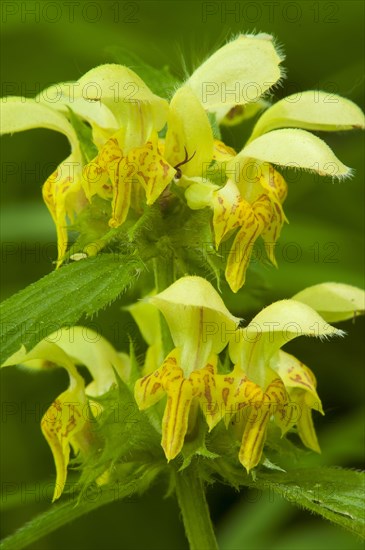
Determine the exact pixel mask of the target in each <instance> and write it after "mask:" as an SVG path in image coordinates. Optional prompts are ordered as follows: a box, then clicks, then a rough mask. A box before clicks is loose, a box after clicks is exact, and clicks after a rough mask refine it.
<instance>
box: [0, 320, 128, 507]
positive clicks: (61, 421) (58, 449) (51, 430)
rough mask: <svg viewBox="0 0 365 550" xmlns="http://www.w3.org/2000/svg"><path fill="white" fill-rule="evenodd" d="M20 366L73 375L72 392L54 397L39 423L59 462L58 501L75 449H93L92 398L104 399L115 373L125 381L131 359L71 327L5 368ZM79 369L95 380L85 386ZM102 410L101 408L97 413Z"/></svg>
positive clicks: (19, 353)
mask: <svg viewBox="0 0 365 550" xmlns="http://www.w3.org/2000/svg"><path fill="white" fill-rule="evenodd" d="M17 364H22V365H24V366H25V367H27V368H30V369H48V368H50V367H54V366H57V367H63V368H65V369H66V370H67V372H68V374H69V378H70V385H69V387H68V389H67V390H65V391H64V392H62V393H61V394H60V395H59V396H58V397H57V398H56V399H55V401H54V402H53V403H52V404H51V406H50V407H49V408H48V410H47V411H46V413H45V414H44V416H43V418H42V420H41V428H42V432H43V435H44V437H45V438H46V440H47V442H48V444H49V446H50V448H51V451H52V454H53V458H54V461H55V466H56V473H57V477H56V484H55V489H54V494H53V500H57V499H58V498H59V497H60V496H61V494H62V492H63V489H64V487H65V483H66V477H67V466H68V463H69V458H70V451H71V447H72V449H73V451H74V452H75V454H77V453H78V452H81V453H84V452H87V450H88V447H89V446H90V445H92V439H93V437H92V431H91V430H90V419H91V418H92V416H93V414H95V407H93V406H92V404H93V401H92V397H96V396H98V395H102V394H103V393H105V392H106V391H108V390H109V388H110V387H111V386H112V385H113V384H115V382H116V380H115V375H114V370H113V369H115V370H116V372H117V373H118V374H119V376H120V377H121V378H124V379H125V378H126V377H127V376H128V374H129V369H130V364H129V358H128V357H127V356H126V355H125V354H118V353H117V352H116V351H115V350H114V348H113V347H112V346H111V345H110V344H109V343H108V342H107V341H106V340H105V339H104V338H102V337H101V336H100V335H98V334H96V333H95V332H93V331H91V330H90V329H88V328H85V327H71V328H69V329H67V328H64V329H60V330H58V331H57V332H55V333H53V334H51V335H49V336H47V338H45V339H44V340H42V341H41V342H39V344H37V345H36V346H35V347H34V348H33V349H32V350H31V351H29V352H27V351H26V349H25V348H24V346H22V347H21V349H20V350H19V351H17V352H16V353H14V354H13V355H12V356H11V357H9V358H8V359H7V360H6V361H5V363H3V365H1V366H2V367H6V366H10V365H17ZM76 365H85V366H86V367H87V368H88V370H89V371H90V374H91V375H92V377H93V380H92V382H91V383H90V384H89V385H88V386H87V387H86V388H85V383H84V380H83V378H82V377H81V376H80V374H79V373H78V371H77V369H76ZM90 406H91V408H90ZM99 411H100V405H98V406H97V408H96V413H98V412H99Z"/></svg>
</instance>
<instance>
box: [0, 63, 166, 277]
mask: <svg viewBox="0 0 365 550" xmlns="http://www.w3.org/2000/svg"><path fill="white" fill-rule="evenodd" d="M69 108H70V109H72V110H73V111H74V112H75V113H76V114H77V115H79V116H80V117H81V118H82V119H83V120H86V121H87V122H88V123H89V124H90V125H91V127H92V132H93V139H94V142H95V144H96V145H97V146H98V147H99V148H100V156H98V157H97V159H95V160H94V161H93V162H92V165H91V167H90V166H89V165H87V166H85V167H84V164H85V159H84V158H83V155H82V152H81V148H80V144H79V142H78V138H77V135H76V132H75V130H74V128H73V127H72V125H71V124H70V122H69V121H68V118H67V117H68V115H69V110H68V109H69ZM167 111H168V103H167V101H166V100H164V99H162V98H160V97H158V96H156V95H155V94H153V93H152V92H151V91H150V90H149V88H148V87H147V86H146V85H145V84H144V82H143V81H142V80H141V79H140V78H139V76H138V75H136V74H135V73H134V72H133V71H131V70H130V69H128V68H127V67H123V66H121V65H114V64H108V65H101V66H99V67H96V68H95V69H92V70H91V71H89V72H88V73H86V74H85V75H83V76H82V77H81V78H80V79H79V80H78V81H77V82H69V83H60V84H57V85H54V86H51V87H50V88H47V89H46V90H44V91H43V92H41V94H39V95H38V96H37V97H36V98H34V99H26V98H23V97H8V98H4V99H3V101H2V103H1V118H2V125H1V133H3V134H6V133H13V132H20V131H23V130H28V129H30V128H38V127H41V128H49V129H52V130H56V131H58V132H62V133H63V134H65V135H66V136H67V138H68V139H69V141H70V144H71V155H70V156H69V157H68V158H67V159H66V160H65V161H63V162H62V163H61V164H60V165H59V166H58V168H57V170H55V172H54V173H53V174H51V176H49V178H48V179H47V180H46V182H45V183H44V186H43V198H44V201H45V203H46V205H47V207H48V209H49V211H50V213H51V215H52V217H53V220H54V222H55V225H56V230H57V242H58V261H57V265H58V266H59V265H60V264H61V263H62V260H63V257H64V254H65V252H66V249H67V242H68V237H67V221H68V220H70V221H71V222H72V221H73V219H74V215H75V214H77V213H79V212H80V210H82V209H83V208H84V207H85V206H86V204H87V199H89V200H90V199H91V197H92V196H93V195H94V194H99V195H100V196H102V197H103V198H105V197H108V198H112V202H113V204H112V209H113V215H112V218H111V220H110V225H111V226H112V227H117V226H118V225H120V224H121V223H123V221H124V219H125V217H126V215H127V213H128V209H129V202H130V187H131V182H132V180H133V179H137V182H136V185H141V187H142V188H145V190H146V194H147V202H148V204H151V203H152V202H154V200H155V199H156V196H158V194H159V192H160V191H161V188H163V186H166V185H167V184H168V183H169V181H171V179H172V177H173V175H174V174H175V171H174V170H173V169H172V167H170V166H168V164H167V163H166V162H165V161H164V159H163V158H162V157H161V155H160V154H159V152H158V150H157V140H156V138H155V133H156V132H157V131H159V130H160V129H161V128H163V126H164V125H165V123H166V117H167ZM116 133H117V134H116ZM115 134H116V136H115V138H114V139H111V140H110V138H112V136H114V135H115ZM116 141H117V147H118V152H117V157H116V158H115V156H114V153H115V148H116ZM110 157H111V161H110V162H111V165H110V166H109V158H110ZM100 158H101V161H100V165H99V160H100ZM83 167H84V168H83ZM124 180H125V182H126V183H125V186H124V185H123V182H124ZM161 180H162V182H161Z"/></svg>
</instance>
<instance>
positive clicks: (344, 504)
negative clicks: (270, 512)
mask: <svg viewBox="0 0 365 550" xmlns="http://www.w3.org/2000/svg"><path fill="white" fill-rule="evenodd" d="M364 482H365V475H364V473H363V472H357V471H352V470H344V469H341V468H320V467H319V468H303V469H297V470H292V471H289V472H286V473H270V474H264V473H263V472H257V476H256V481H255V482H253V481H249V482H245V485H246V484H247V485H249V486H250V487H256V488H258V489H269V490H271V491H274V492H275V493H278V494H279V495H281V496H283V497H284V498H285V499H287V500H288V501H290V502H292V503H293V504H296V505H298V506H300V507H303V508H306V509H307V510H310V511H311V512H315V513H317V514H319V515H321V516H323V517H324V518H326V519H328V520H330V521H332V522H333V523H336V524H338V525H341V526H342V527H344V528H345V529H347V530H348V531H351V532H352V533H354V534H356V535H360V536H362V537H364V538H365V532H364V527H365V518H364V505H365V496H364V495H365V491H364Z"/></svg>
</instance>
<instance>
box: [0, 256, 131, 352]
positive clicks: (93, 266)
mask: <svg viewBox="0 0 365 550" xmlns="http://www.w3.org/2000/svg"><path fill="white" fill-rule="evenodd" d="M141 270H142V264H141V262H140V261H139V260H138V259H137V258H135V257H133V258H131V257H129V256H123V255H121V254H103V255H100V256H97V257H94V258H88V259H84V260H81V261H78V262H75V263H72V264H68V265H66V266H64V267H61V268H60V269H58V270H56V271H53V272H52V273H50V274H49V275H46V276H45V277H43V278H42V279H40V280H39V281H37V282H36V283H33V284H31V285H30V286H28V287H27V288H25V289H24V290H22V291H20V292H18V293H17V294H15V295H14V296H12V297H11V298H9V299H8V300H5V302H3V303H2V304H1V306H0V315H1V321H2V322H1V343H2V350H1V356H0V362H1V363H2V362H3V361H5V359H7V358H8V357H9V356H10V355H11V354H13V353H14V352H16V351H17V350H18V349H19V348H20V346H21V345H22V344H23V345H24V346H25V347H26V348H27V349H31V348H32V347H33V346H35V344H37V342H39V341H40V340H42V338H45V337H46V336H47V335H48V334H51V333H52V332H54V331H56V330H58V329H59V328H60V327H62V326H65V325H73V324H75V323H76V322H77V321H78V320H79V319H80V318H81V316H82V315H83V314H86V315H89V316H90V315H92V314H94V313H96V312H97V311H98V310H99V309H101V308H103V307H105V306H106V305H108V304H109V303H110V302H112V301H113V300H115V299H116V298H117V297H118V296H119V295H120V294H121V293H122V292H123V291H125V290H126V289H127V288H128V286H129V285H130V284H131V282H133V281H134V280H135V278H136V276H137V275H138V274H139V272H140V271H141Z"/></svg>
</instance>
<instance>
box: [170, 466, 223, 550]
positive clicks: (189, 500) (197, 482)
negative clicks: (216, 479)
mask: <svg viewBox="0 0 365 550" xmlns="http://www.w3.org/2000/svg"><path fill="white" fill-rule="evenodd" d="M175 482H176V495H177V500H178V503H179V506H180V510H181V513H182V517H183V522H184V527H185V532H186V536H187V539H188V541H189V545H190V550H218V544H217V541H216V538H215V534H214V530H213V525H212V521H211V519H210V514H209V508H208V504H207V501H206V498H205V492H204V486H203V482H202V480H201V478H200V477H199V474H198V472H197V470H196V468H195V467H194V466H193V465H190V466H188V467H187V468H185V470H183V471H182V472H176V474H175Z"/></svg>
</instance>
